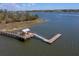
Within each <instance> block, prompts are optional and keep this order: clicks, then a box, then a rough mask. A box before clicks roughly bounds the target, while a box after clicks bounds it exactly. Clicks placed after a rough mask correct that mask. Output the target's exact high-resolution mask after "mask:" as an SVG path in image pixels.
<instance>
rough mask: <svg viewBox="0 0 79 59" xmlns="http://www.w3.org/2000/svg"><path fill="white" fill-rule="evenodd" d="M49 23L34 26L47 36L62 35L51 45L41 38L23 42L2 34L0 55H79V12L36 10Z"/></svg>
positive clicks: (33, 28) (40, 33) (35, 30)
mask: <svg viewBox="0 0 79 59" xmlns="http://www.w3.org/2000/svg"><path fill="white" fill-rule="evenodd" d="M36 14H38V15H39V16H40V17H41V18H43V19H45V20H47V21H48V22H47V23H43V24H39V25H35V26H33V27H32V28H31V29H32V31H33V32H36V33H38V34H39V35H42V36H44V37H46V38H51V37H52V36H53V35H55V34H57V33H61V34H62V36H61V37H60V38H59V39H58V40H56V41H55V42H54V43H53V44H51V45H49V44H47V43H45V42H42V41H41V39H36V38H33V39H31V40H28V41H25V42H21V41H18V40H16V39H14V38H9V37H4V36H0V55H9V56H10V55H15V56H16V55H17V56H18V55H21V56H22V55H24V56H27V55H31V56H33V55H35V56H37V55H40V56H42V55H46V56H47V55H51V56H60V55H61V56H63V55H65V56H68V55H79V13H54V12H36Z"/></svg>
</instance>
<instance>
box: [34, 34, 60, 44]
mask: <svg viewBox="0 0 79 59" xmlns="http://www.w3.org/2000/svg"><path fill="white" fill-rule="evenodd" d="M34 35H35V36H36V37H38V38H40V39H42V40H43V41H44V42H47V43H53V42H54V41H55V40H56V39H58V38H59V37H60V36H61V34H57V35H55V36H53V37H52V38H51V39H46V38H44V37H42V36H39V35H38V34H34Z"/></svg>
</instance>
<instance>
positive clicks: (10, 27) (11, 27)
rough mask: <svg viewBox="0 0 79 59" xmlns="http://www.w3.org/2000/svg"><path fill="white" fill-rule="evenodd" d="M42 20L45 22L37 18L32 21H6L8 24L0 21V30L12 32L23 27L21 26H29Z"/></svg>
mask: <svg viewBox="0 0 79 59" xmlns="http://www.w3.org/2000/svg"><path fill="white" fill-rule="evenodd" d="M44 22H45V21H44V20H42V19H40V18H38V19H36V20H32V21H22V22H14V23H8V24H3V23H1V24H0V31H7V32H12V31H16V30H20V29H23V28H30V27H32V26H34V25H36V24H40V23H44Z"/></svg>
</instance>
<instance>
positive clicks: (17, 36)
mask: <svg viewBox="0 0 79 59" xmlns="http://www.w3.org/2000/svg"><path fill="white" fill-rule="evenodd" d="M0 35H3V36H8V37H12V38H17V39H19V40H22V41H23V40H27V39H28V38H29V37H28V38H27V37H25V36H22V35H19V34H17V33H13V32H4V31H0Z"/></svg>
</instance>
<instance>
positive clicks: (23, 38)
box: [0, 31, 61, 43]
mask: <svg viewBox="0 0 79 59" xmlns="http://www.w3.org/2000/svg"><path fill="white" fill-rule="evenodd" d="M17 33H20V32H17ZM17 33H13V32H5V31H0V35H3V36H8V37H13V38H18V39H19V40H22V41H24V40H27V39H28V38H31V36H29V35H27V36H22V35H20V34H17ZM33 36H35V37H37V38H40V39H42V40H43V41H44V42H47V43H53V42H54V41H55V40H56V39H58V38H59V37H60V36H61V34H57V35H55V36H53V37H52V38H51V39H46V38H44V37H42V36H39V35H38V34H36V33H33ZM33 36H32V37H33Z"/></svg>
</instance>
